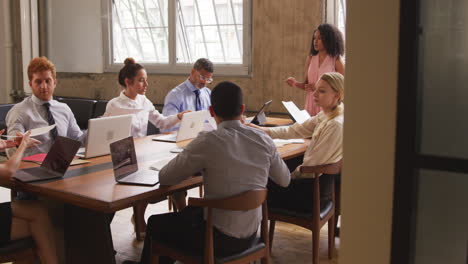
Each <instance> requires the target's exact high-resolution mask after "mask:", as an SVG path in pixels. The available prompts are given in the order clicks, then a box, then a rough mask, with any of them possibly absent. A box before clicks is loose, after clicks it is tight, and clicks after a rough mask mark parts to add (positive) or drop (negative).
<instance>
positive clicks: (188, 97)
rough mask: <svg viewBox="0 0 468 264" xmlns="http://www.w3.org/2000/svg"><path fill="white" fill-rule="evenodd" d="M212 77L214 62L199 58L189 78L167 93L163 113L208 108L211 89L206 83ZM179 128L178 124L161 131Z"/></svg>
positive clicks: (211, 79)
mask: <svg viewBox="0 0 468 264" xmlns="http://www.w3.org/2000/svg"><path fill="white" fill-rule="evenodd" d="M212 77H213V63H212V62H211V61H210V60H208V59H204V58H201V59H198V60H197V61H196V62H195V64H194V65H193V69H192V71H191V72H190V76H189V78H188V79H187V80H185V82H183V83H181V84H179V85H178V86H177V87H175V88H174V89H172V90H171V91H170V92H169V93H168V94H167V95H166V99H165V100H164V108H163V112H162V113H163V115H164V116H171V115H175V114H177V113H180V112H183V111H187V110H192V111H200V110H208V108H209V107H210V105H211V102H210V94H211V91H210V89H208V88H206V86H205V85H206V84H207V83H208V84H209V83H211V82H212V81H213V78H212ZM178 128H179V125H176V126H174V127H172V128H170V129H167V130H161V131H162V132H169V131H175V130H177V129H178Z"/></svg>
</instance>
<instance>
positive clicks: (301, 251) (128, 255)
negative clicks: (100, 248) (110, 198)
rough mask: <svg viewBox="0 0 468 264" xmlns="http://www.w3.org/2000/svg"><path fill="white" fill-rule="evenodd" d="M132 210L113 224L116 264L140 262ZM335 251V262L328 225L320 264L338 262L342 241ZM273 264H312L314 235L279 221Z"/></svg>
mask: <svg viewBox="0 0 468 264" xmlns="http://www.w3.org/2000/svg"><path fill="white" fill-rule="evenodd" d="M189 196H193V197H198V188H196V189H193V190H190V191H189ZM166 212H168V208H167V201H163V202H160V203H158V204H153V205H149V206H148V209H147V211H146V215H145V217H146V219H147V218H148V217H149V216H150V215H152V214H160V213H166ZM132 213H133V211H132V209H131V208H128V209H125V210H122V211H119V212H117V214H116V215H115V217H114V220H113V221H112V225H111V228H112V236H113V239H114V247H115V250H116V251H117V255H116V259H117V264H120V263H122V262H123V261H124V260H126V259H130V260H139V258H140V254H141V250H142V248H143V242H138V241H136V239H135V233H134V231H133V225H132V223H131V222H130V219H131V216H132ZM335 243H336V249H337V250H336V251H335V252H334V254H333V256H334V257H333V259H332V260H329V259H328V257H327V256H328V253H327V226H324V227H323V228H322V231H321V233H320V263H321V264H331V263H334V264H336V263H338V258H337V251H339V247H340V239H339V238H337V239H336V240H335ZM272 260H273V263H288V264H289V263H312V233H311V232H310V231H309V230H307V229H304V228H301V227H298V226H295V225H290V224H286V223H281V222H277V224H276V231H275V239H274V241H273V252H272Z"/></svg>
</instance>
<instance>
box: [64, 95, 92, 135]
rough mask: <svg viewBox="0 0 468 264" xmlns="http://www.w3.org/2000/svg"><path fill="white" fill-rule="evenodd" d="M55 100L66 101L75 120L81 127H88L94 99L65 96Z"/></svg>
mask: <svg viewBox="0 0 468 264" xmlns="http://www.w3.org/2000/svg"><path fill="white" fill-rule="evenodd" d="M57 101H59V102H62V103H66V104H67V105H68V106H69V107H70V109H71V111H72V112H73V115H75V119H76V122H77V123H78V126H79V127H80V128H81V129H83V130H84V129H87V128H88V120H89V119H91V118H92V117H93V112H94V104H96V102H97V101H96V100H91V99H84V98H66V97H58V98H57Z"/></svg>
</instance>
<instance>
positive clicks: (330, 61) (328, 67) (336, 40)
mask: <svg viewBox="0 0 468 264" xmlns="http://www.w3.org/2000/svg"><path fill="white" fill-rule="evenodd" d="M343 55H344V40H343V35H342V34H341V32H340V30H339V29H338V28H336V27H335V26H333V25H330V24H321V25H320V26H318V28H317V29H316V30H314V34H313V37H312V43H311V45H310V53H309V56H307V60H306V68H305V73H306V74H305V80H304V82H298V81H297V80H296V79H295V78H294V77H289V78H288V79H287V80H286V83H287V84H288V85H289V86H292V87H297V88H300V89H303V90H305V91H306V102H305V109H306V110H307V112H308V113H309V114H310V115H311V116H315V115H316V114H318V113H319V112H320V107H319V106H317V105H316V104H315V103H314V99H313V92H314V90H315V83H316V82H317V80H318V79H319V76H321V75H322V74H324V73H326V72H339V73H341V74H342V75H344V72H345V67H344V64H343V61H342V59H341V56H343Z"/></svg>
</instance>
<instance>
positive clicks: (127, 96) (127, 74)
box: [103, 58, 185, 137]
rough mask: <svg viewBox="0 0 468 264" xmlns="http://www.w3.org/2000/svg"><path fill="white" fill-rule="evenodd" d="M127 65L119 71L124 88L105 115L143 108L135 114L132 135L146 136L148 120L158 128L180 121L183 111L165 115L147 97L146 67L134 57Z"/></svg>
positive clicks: (126, 61)
mask: <svg viewBox="0 0 468 264" xmlns="http://www.w3.org/2000/svg"><path fill="white" fill-rule="evenodd" d="M124 64H125V66H124V67H123V68H122V69H121V70H120V72H119V78H118V81H119V84H120V85H121V86H122V87H123V88H124V90H123V91H122V92H121V93H120V95H119V96H118V97H116V98H113V99H112V100H110V101H109V103H108V104H107V106H106V112H105V113H104V115H103V116H113V115H119V114H121V113H122V111H123V110H125V109H128V110H134V109H143V110H142V111H140V112H137V113H134V114H133V120H132V130H131V131H132V132H131V134H132V136H133V137H144V136H146V134H147V130H148V120H149V121H150V122H151V123H152V124H153V125H154V126H155V127H157V128H170V127H172V126H174V125H175V124H176V123H177V122H179V121H180V119H181V118H182V115H183V114H184V113H185V112H182V113H176V114H174V115H171V116H167V117H166V116H163V115H161V114H160V113H159V112H158V110H156V109H155V108H154V105H153V103H152V102H151V101H150V100H149V99H148V98H146V95H145V94H146V90H147V89H148V76H147V74H146V70H145V68H144V67H143V66H142V65H141V64H139V63H136V62H135V60H134V59H133V58H127V59H125V62H124Z"/></svg>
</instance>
